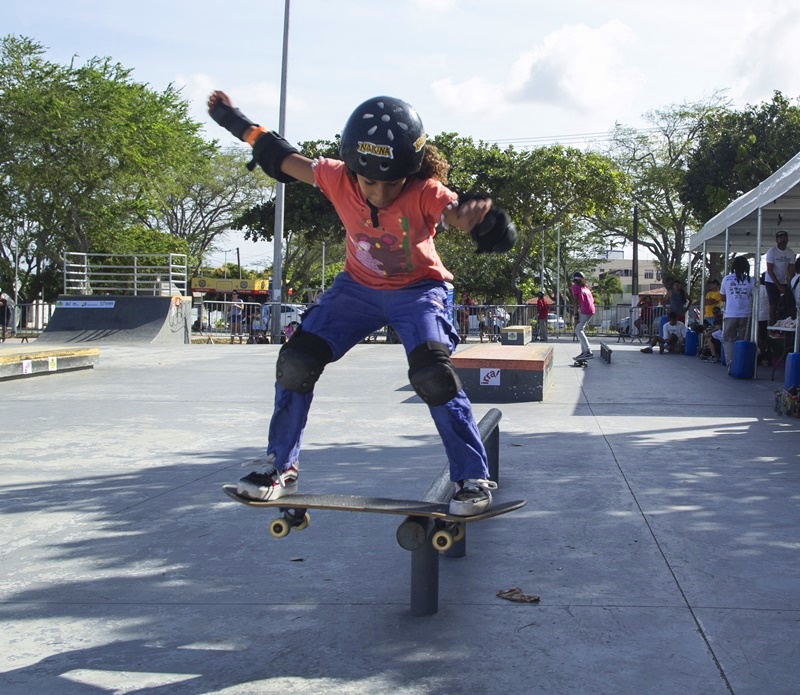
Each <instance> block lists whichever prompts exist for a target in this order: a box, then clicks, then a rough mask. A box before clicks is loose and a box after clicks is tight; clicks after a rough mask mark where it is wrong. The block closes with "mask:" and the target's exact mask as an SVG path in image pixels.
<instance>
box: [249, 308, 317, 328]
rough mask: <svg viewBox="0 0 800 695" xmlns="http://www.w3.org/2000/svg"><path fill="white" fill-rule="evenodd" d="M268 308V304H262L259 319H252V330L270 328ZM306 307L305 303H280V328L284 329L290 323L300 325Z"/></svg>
mask: <svg viewBox="0 0 800 695" xmlns="http://www.w3.org/2000/svg"><path fill="white" fill-rule="evenodd" d="M270 308H271V305H270V304H264V306H263V307H261V321H260V322H259V321H253V330H255V331H267V332H268V331H269V330H270V327H271V326H270V320H269V315H270ZM306 308H307V307H306V305H305V304H281V330H282V331H285V330H286V326H288V325H289V324H291V323H296V324H297V325H300V321H301V319H302V317H303V314H304V313H305V311H306Z"/></svg>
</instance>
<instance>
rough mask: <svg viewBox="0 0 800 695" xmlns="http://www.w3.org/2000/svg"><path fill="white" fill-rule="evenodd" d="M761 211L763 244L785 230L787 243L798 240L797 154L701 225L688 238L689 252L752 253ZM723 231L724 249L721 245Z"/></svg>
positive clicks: (799, 194) (799, 156) (799, 168)
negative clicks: (776, 233)
mask: <svg viewBox="0 0 800 695" xmlns="http://www.w3.org/2000/svg"><path fill="white" fill-rule="evenodd" d="M759 210H760V211H761V237H762V239H763V240H764V241H763V242H762V244H763V245H766V246H767V247H771V246H773V245H774V241H775V232H776V230H777V229H779V228H780V229H783V230H786V231H788V232H789V245H790V246H791V244H792V242H793V241H794V243H795V244H796V245H797V244H798V242H800V238H798V236H800V235H798V234H792V232H796V233H798V232H800V153H798V154H796V155H795V156H794V157H792V158H791V159H790V160H789V161H788V162H786V164H784V165H783V166H782V167H781V168H780V169H778V170H777V171H776V172H775V173H774V174H772V176H770V177H769V178H768V179H765V180H764V181H762V182H761V183H760V184H758V186H757V187H756V188H754V189H753V190H751V191H748V192H747V193H745V194H744V195H743V196H741V197H740V198H737V199H736V200H734V201H733V202H732V203H731V204H730V205H728V207H726V208H725V209H724V210H723V211H722V212H720V213H719V214H718V215H716V216H715V217H712V218H711V219H710V220H709V221H708V222H706V223H705V225H703V228H702V229H701V230H700V231H699V232H698V233H697V234H694V235H693V236H692V237H691V239H690V240H689V248H690V249H691V250H692V251H695V250H702V248H703V244H705V250H706V252H713V253H725V252H726V251H727V252H729V253H739V254H740V253H756V252H758V251H760V248H759V242H758V216H759ZM726 230H727V238H728V248H727V249H726V248H725V239H726ZM792 237H795V238H792Z"/></svg>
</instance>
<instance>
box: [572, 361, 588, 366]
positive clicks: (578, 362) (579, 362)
mask: <svg viewBox="0 0 800 695" xmlns="http://www.w3.org/2000/svg"><path fill="white" fill-rule="evenodd" d="M588 363H589V361H588V360H573V361H572V366H573V367H585V366H586V365H587V364H588Z"/></svg>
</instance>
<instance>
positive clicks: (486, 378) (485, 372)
mask: <svg viewBox="0 0 800 695" xmlns="http://www.w3.org/2000/svg"><path fill="white" fill-rule="evenodd" d="M500 371H501V370H500V369H481V374H480V375H481V380H480V385H481V386H500Z"/></svg>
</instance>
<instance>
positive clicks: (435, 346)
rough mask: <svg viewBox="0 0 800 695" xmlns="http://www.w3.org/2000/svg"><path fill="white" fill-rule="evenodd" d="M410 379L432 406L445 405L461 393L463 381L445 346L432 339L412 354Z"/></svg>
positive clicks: (420, 394)
mask: <svg viewBox="0 0 800 695" xmlns="http://www.w3.org/2000/svg"><path fill="white" fill-rule="evenodd" d="M408 380H409V381H410V382H411V386H413V387H414V391H416V392H417V395H418V396H419V397H420V398H421V399H422V400H423V401H425V402H426V403H427V404H428V405H444V404H445V403H447V402H448V401H450V400H452V399H453V398H454V397H455V395H456V394H457V393H458V392H459V391H460V390H461V380H460V379H459V378H458V374H456V370H455V369H454V368H453V365H452V363H451V362H450V350H449V348H448V347H447V345H445V344H444V343H439V342H436V341H433V340H429V341H427V342H425V343H422V344H421V345H417V347H415V348H414V349H413V350H412V351H411V352H410V353H409V355H408Z"/></svg>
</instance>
